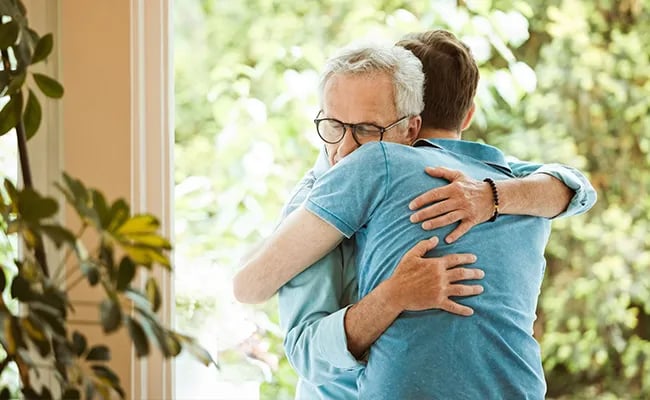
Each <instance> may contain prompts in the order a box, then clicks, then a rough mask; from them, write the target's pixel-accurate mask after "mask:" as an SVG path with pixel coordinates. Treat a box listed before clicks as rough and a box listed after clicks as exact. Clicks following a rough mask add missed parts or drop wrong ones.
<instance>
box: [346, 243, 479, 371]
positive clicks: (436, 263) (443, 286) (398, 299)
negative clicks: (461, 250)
mask: <svg viewBox="0 0 650 400" xmlns="http://www.w3.org/2000/svg"><path fill="white" fill-rule="evenodd" d="M437 244H438V238H436V237H434V238H432V239H429V240H423V241H421V242H419V243H418V244H416V245H415V246H414V247H413V248H412V249H411V250H409V251H408V252H407V253H406V254H405V255H404V257H402V259H401V260H400V263H399V265H398V266H397V269H396V270H395V273H394V274H393V275H392V276H391V277H390V278H389V279H387V280H385V281H384V282H382V283H381V284H379V286H377V287H376V288H375V289H374V290H373V291H371V292H370V293H368V295H367V296H366V297H364V298H363V299H361V301H359V302H358V303H357V304H354V305H353V306H352V307H350V308H349V309H348V311H347V313H346V314H345V333H346V337H347V344H348V345H347V347H348V350H349V351H350V353H352V354H353V355H354V356H355V357H356V358H360V357H361V356H362V355H363V354H364V353H365V352H366V351H367V350H368V349H369V348H370V346H371V345H372V344H373V343H374V342H375V340H377V339H378V338H379V336H381V334H382V333H384V331H385V330H386V329H388V327H389V326H390V325H391V324H392V323H393V321H394V320H395V319H396V318H397V317H398V316H399V315H400V314H401V313H402V311H421V310H427V309H431V308H439V309H442V310H445V311H448V312H450V313H453V314H458V315H463V316H470V315H472V314H474V311H473V310H472V309H471V308H469V307H467V306H463V305H460V304H458V303H456V302H454V301H453V300H451V299H450V298H449V297H451V296H472V295H477V294H480V293H482V292H483V287H482V286H480V285H460V284H456V282H458V281H462V280H467V279H481V278H483V276H484V273H483V271H482V270H480V269H477V268H457V267H458V266H460V265H464V264H471V263H473V262H475V261H476V256H475V255H473V254H450V255H446V256H444V257H439V258H424V256H425V254H426V253H427V252H428V251H430V250H433V249H434V248H435V247H436V245H437Z"/></svg>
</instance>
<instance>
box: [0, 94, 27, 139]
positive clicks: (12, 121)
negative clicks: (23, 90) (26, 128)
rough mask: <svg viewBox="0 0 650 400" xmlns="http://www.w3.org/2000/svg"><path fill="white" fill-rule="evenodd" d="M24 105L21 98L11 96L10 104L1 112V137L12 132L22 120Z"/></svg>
mask: <svg viewBox="0 0 650 400" xmlns="http://www.w3.org/2000/svg"><path fill="white" fill-rule="evenodd" d="M21 111H22V103H21V101H20V97H19V96H11V98H10V99H9V102H8V103H7V104H5V105H4V107H2V110H0V136H2V135H4V134H5V133H7V132H9V131H10V130H12V129H13V128H14V127H15V126H16V125H17V124H18V120H19V119H20V113H21Z"/></svg>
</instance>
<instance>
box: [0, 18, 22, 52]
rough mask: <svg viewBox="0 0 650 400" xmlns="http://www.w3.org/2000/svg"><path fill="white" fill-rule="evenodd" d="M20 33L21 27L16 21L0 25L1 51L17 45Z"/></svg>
mask: <svg viewBox="0 0 650 400" xmlns="http://www.w3.org/2000/svg"><path fill="white" fill-rule="evenodd" d="M18 32H20V26H19V25H18V22H16V21H13V20H12V21H9V22H8V23H6V24H0V49H2V50H6V49H8V48H9V47H10V46H11V45H13V44H14V43H16V40H17V39H18Z"/></svg>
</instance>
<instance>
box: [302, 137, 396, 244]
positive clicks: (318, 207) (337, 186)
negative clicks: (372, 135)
mask: <svg viewBox="0 0 650 400" xmlns="http://www.w3.org/2000/svg"><path fill="white" fill-rule="evenodd" d="M388 180H389V169H388V159H387V153H386V147H385V145H384V143H382V142H375V143H368V144H365V145H363V146H361V148H359V149H358V150H356V151H355V152H354V153H352V154H350V155H349V156H347V157H345V158H344V159H343V160H342V161H341V162H339V163H338V164H336V166H334V167H333V168H332V169H330V170H329V171H327V173H325V174H324V175H323V176H322V177H321V178H319V179H318V181H317V182H316V183H315V185H314V189H313V190H312V192H311V193H310V195H309V197H308V198H307V200H306V201H305V208H306V209H307V210H308V211H310V212H312V213H314V214H315V215H316V216H318V217H319V218H321V219H322V220H324V221H325V222H327V223H329V224H331V225H332V226H333V227H334V228H336V229H337V230H338V231H339V232H341V233H342V234H343V235H344V236H345V237H347V238H349V237H351V236H352V235H353V234H354V233H355V232H357V231H358V230H359V229H360V228H361V227H362V226H363V225H365V224H366V223H367V222H368V221H369V220H370V217H371V216H372V214H373V213H374V212H375V209H376V208H377V207H378V206H379V204H381V202H382V200H383V199H384V197H385V196H386V190H387V188H388Z"/></svg>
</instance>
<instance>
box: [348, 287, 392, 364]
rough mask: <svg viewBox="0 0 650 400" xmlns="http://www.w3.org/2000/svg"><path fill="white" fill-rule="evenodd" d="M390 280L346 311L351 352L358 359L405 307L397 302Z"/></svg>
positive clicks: (349, 349)
mask: <svg viewBox="0 0 650 400" xmlns="http://www.w3.org/2000/svg"><path fill="white" fill-rule="evenodd" d="M395 298H396V297H395V294H394V293H393V289H392V286H391V284H390V281H384V282H383V283H381V284H380V285H379V286H377V287H376V288H375V289H374V290H373V291H371V292H370V293H369V294H368V295H367V296H365V297H364V298H363V299H361V300H360V301H359V302H358V303H356V304H354V305H353V306H352V307H350V308H348V311H347V313H346V314H345V319H344V326H345V336H346V338H347V342H348V351H349V352H350V353H351V354H352V355H354V356H355V357H356V358H357V359H359V358H361V356H363V354H364V353H365V352H366V351H367V350H368V349H369V348H370V346H371V345H372V344H373V343H374V342H375V341H376V340H377V339H378V338H379V336H381V334H382V333H384V331H385V330H386V329H388V327H389V326H390V325H391V324H392V323H393V321H395V319H396V318H397V317H398V316H399V314H400V313H401V312H402V308H401V307H400V305H399V304H398V303H397V302H396V301H395Z"/></svg>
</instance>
